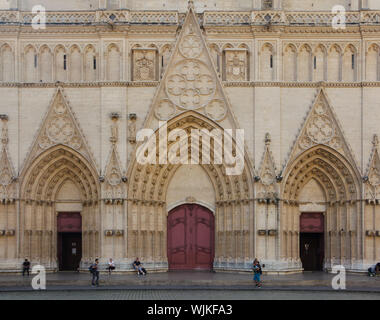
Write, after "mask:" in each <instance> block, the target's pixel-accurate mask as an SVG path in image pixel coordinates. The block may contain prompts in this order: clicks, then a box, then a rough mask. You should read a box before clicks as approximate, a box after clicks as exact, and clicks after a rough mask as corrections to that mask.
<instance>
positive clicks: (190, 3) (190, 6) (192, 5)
mask: <svg viewBox="0 0 380 320" xmlns="http://www.w3.org/2000/svg"><path fill="white" fill-rule="evenodd" d="M187 7H188V9H189V10H190V9H192V10H194V1H193V0H189V1H188V2H187Z"/></svg>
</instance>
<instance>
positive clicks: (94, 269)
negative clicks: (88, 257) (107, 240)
mask: <svg viewBox="0 0 380 320" xmlns="http://www.w3.org/2000/svg"><path fill="white" fill-rule="evenodd" d="M98 264H99V259H95V263H93V264H92V265H91V266H90V272H91V273H92V286H93V287H94V286H95V285H96V286H97V287H99V270H98Z"/></svg>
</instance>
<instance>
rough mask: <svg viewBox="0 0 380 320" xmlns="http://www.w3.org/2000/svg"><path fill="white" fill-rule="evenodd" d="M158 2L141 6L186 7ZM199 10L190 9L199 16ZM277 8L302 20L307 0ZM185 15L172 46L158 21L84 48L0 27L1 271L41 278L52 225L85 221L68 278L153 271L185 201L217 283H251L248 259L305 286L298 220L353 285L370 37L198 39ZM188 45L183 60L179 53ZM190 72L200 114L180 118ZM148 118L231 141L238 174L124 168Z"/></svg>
mask: <svg viewBox="0 0 380 320" xmlns="http://www.w3.org/2000/svg"><path fill="white" fill-rule="evenodd" d="M95 2H96V3H95ZM95 2H92V3H90V1H84V2H83V3H82V6H83V8H77V10H80V9H83V10H87V9H86V6H87V5H90V4H92V5H93V6H98V5H99V4H98V1H95ZM49 3H50V2H49ZM163 3H164V2H162V3H161V2H160V1H154V2H153V1H147V2H144V5H145V6H146V8H149V9H150V10H153V9H157V10H158V9H159V10H171V9H173V10H178V11H180V12H185V11H186V10H187V4H186V3H184V4H183V6H182V5H181V7H179V5H178V1H175V2H170V1H165V7H163ZM349 3H350V1H341V4H342V5H345V6H348V4H349ZM32 4H33V3H32V2H31V1H29V2H25V3H24V4H23V5H25V6H30V5H32ZM274 4H275V5H276V6H279V4H280V3H279V2H278V1H276V2H275V3H274ZM65 5H66V6H67V7H65V8H62V9H67V8H69V7H70V6H71V5H73V4H72V3H70V1H67V2H66V3H65ZM100 5H101V6H104V5H105V4H104V3H103V2H102V1H101V4H100ZM125 5H126V6H129V7H130V8H131V9H132V10H137V9H138V10H143V9H145V7H144V8H142V7H141V6H139V7H137V2H134V1H128V2H127V3H126V4H125ZM260 5H261V4H260V3H259V2H257V1H252V3H251V2H250V1H249V2H247V1H241V2H238V3H236V1H234V2H230V1H227V0H226V1H224V2H223V5H221V4H220V5H219V3H218V7H217V9H218V10H226V11H232V9H235V10H246V12H248V14H249V11H248V10H251V9H252V8H251V6H252V7H253V8H259V7H260ZM327 5H328V3H327V2H323V1H321V2H320V3H319V4H318V7H316V6H314V7H313V10H328V8H327ZM50 6H52V10H55V9H57V8H56V7H53V4H51V3H50ZM213 6H214V2H213V1H203V2H202V1H195V8H196V10H197V12H201V11H202V10H207V9H208V8H210V10H216V9H215V6H214V7H213ZM283 6H284V8H285V9H286V10H295V9H294V8H295V6H297V9H299V10H308V9H310V7H309V6H310V2H307V1H303V2H302V5H301V4H300V3H299V2H296V1H292V2H290V1H284V2H283ZM211 7H212V9H211ZM223 14H225V13H223ZM223 14H222V15H223ZM226 14H229V13H226ZM231 14H232V13H231ZM294 14H296V13H294ZM222 15H219V16H218V15H217V14H216V15H215V16H217V17H221V16H222ZM198 18H199V17H195V16H193V15H192V12H191V11H190V13H189V15H188V16H187V18H185V20H183V19H184V18H183V17H182V18H181V19H182V20H181V23H183V25H182V28H181V30H182V31H181V30H179V32H178V33H177V30H176V29H177V26H175V25H164V24H162V25H159V26H158V25H154V27H151V26H149V25H148V26H147V25H142V24H140V25H133V26H131V27H129V26H128V30H127V28H126V27H125V26H116V27H114V28H116V29H114V30H113V31H112V29H110V28H111V27H106V26H101V27H99V28H100V29H101V31H100V32H96V33H94V28H93V27H86V28H85V29H83V30H80V29H78V27H75V26H68V27H65V26H55V27H51V26H49V27H48V29H47V31H45V32H34V33H29V32H24V31H25V30H22V31H21V32H20V36H19V37H18V38H16V36H15V34H14V33H13V30H12V29H9V28H11V27H9V26H5V27H3V26H2V27H1V28H0V96H1V97H2V98H1V99H0V114H1V115H7V116H8V119H5V118H4V117H3V119H2V121H1V130H2V141H1V150H0V151H1V153H0V155H1V156H0V159H1V163H0V164H1V165H0V178H1V179H0V231H4V232H3V234H2V235H0V248H1V250H0V268H1V269H7V270H11V269H15V268H17V266H18V263H19V262H20V261H21V260H20V259H22V258H23V257H25V256H28V257H30V258H31V259H32V260H33V261H40V262H41V263H44V264H46V266H47V267H48V268H50V269H55V268H56V267H57V258H56V250H57V244H56V216H57V212H62V211H69V212H70V211H81V214H82V219H83V259H82V267H85V265H86V263H89V261H91V260H92V259H94V258H95V257H100V258H101V261H102V263H103V262H105V261H106V259H108V258H109V257H111V256H112V257H114V258H115V259H116V260H117V261H118V262H119V263H120V266H121V269H124V270H128V269H129V268H130V262H131V261H132V259H133V258H135V257H136V256H140V257H142V258H143V260H144V261H146V262H147V265H148V267H149V268H152V270H162V269H164V270H165V269H166V268H167V257H166V236H167V233H166V232H167V230H166V217H167V213H168V211H169V210H170V209H172V208H173V207H174V206H175V205H177V204H180V203H184V202H194V203H199V204H203V205H206V206H207V207H209V208H210V209H211V210H212V211H213V212H214V214H215V219H216V220H215V222H216V230H215V231H216V232H215V234H216V247H215V269H217V270H220V269H230V270H232V269H239V270H247V269H248V268H249V263H250V261H251V260H252V259H253V258H254V257H258V258H260V259H261V260H262V261H263V262H264V263H266V264H267V265H268V270H271V271H275V272H277V271H283V272H285V271H301V270H302V265H301V262H300V257H299V216H300V213H301V212H308V211H309V212H311V211H320V212H323V213H324V214H325V217H326V221H327V224H326V228H327V229H326V230H325V231H326V233H325V240H326V259H325V267H326V268H328V269H329V268H331V267H332V266H333V265H334V264H339V263H342V264H344V265H345V266H346V267H347V268H348V269H350V270H354V271H360V270H361V271H363V270H366V267H367V266H368V265H369V264H371V263H373V262H375V261H376V260H378V259H379V258H380V257H379V255H378V252H379V246H380V243H379V235H378V234H377V232H378V231H380V221H379V219H378V205H379V200H380V198H379V193H378V185H379V181H380V178H379V177H380V176H379V172H380V160H379V159H378V154H377V148H378V142H377V139H376V138H373V137H374V135H378V136H379V135H380V128H379V125H378V123H379V121H380V113H379V111H378V101H379V83H378V81H377V80H379V79H380V78H379V75H380V73H379V70H380V68H379V66H380V58H379V47H380V40H379V39H378V37H377V36H376V34H377V33H372V32H366V31H368V30H369V29H365V28H363V30H362V33H359V29H358V28H357V27H355V26H354V27H352V28H351V27H350V28H351V29H349V30H348V31H347V32H343V33H334V32H330V31H331V30H328V32H326V29H324V28H321V27H319V26H316V27H314V28H315V29H313V30H310V29H308V28H306V27H302V26H299V27H291V26H285V27H283V28H282V29H281V30H280V29H278V28H277V29H276V27H273V28H274V29H270V28H269V29H266V28H265V27H262V26H257V30H256V29H255V32H254V33H252V32H251V29H250V28H249V30H247V29H246V28H245V26H244V25H236V26H235V27H234V28H231V27H227V28H226V27H224V26H219V27H218V26H215V25H207V24H206V25H205V27H204V29H205V30H204V31H202V30H201V29H199V28H198V24H197V22H196V21H197V20H196V19H198ZM118 19H119V18H118ZM83 28H84V27H83ZM255 28H256V27H255ZM371 28H372V29H371V30H372V31H373V30H374V31H378V26H373V27H371ZM371 30H369V31H371ZM29 31H30V30H29ZM63 31H64V32H63ZM273 31H276V32H273ZM309 31H310V32H309ZM57 32H58V33H57ZM189 37H192V40H194V39H195V40H194V41H195V43H196V44H197V47H195V49H194V51H191V50H190V51H187V49H188V47H186V46H184V45H183V43H184V41H185V40H186V39H189ZM203 41H204V42H203ZM177 43H178V45H176V44H177ZM209 49H211V50H210V51H209ZM197 50H199V51H197ZM209 53H210V55H209ZM65 55H66V58H64V56H65ZM314 56H316V65H315V66H314ZM170 57H171V58H170ZM64 59H66V63H67V65H66V70H65V68H64ZM94 59H95V60H94ZM352 59H353V60H352ZM35 61H37V65H35ZM194 61H196V66H195V67H194V65H190V64H189V62H194ZM352 61H354V65H352ZM94 63H95V64H96V68H94ZM182 67H183V68H185V69H183V68H182ZM192 68H193V69H192ZM189 70H190V71H191V72H193V73H191V72H189ZM34 72H35V73H34ZM197 72H200V73H202V76H203V78H202V79H201V80H202V81H200V80H197V81H199V83H200V84H197V86H199V90H201V91H202V97H201V98H199V99H201V100H200V101H201V102H202V103H199V102H197V100H196V99H195V100H192V101H191V100H186V101H187V105H186V106H187V109H186V108H183V106H181V105H179V104H180V103H179V102H178V101H180V100H179V99H182V98H183V97H182V96H181V94H182V93H181V92H182V91H183V90H184V89H183V88H182V87H181V81H183V82H186V81H187V82H190V85H191V84H192V83H193V82H192V81H194V79H197V75H198V74H197ZM132 75H133V77H132ZM175 77H177V80H178V78H179V79H180V80H181V81H179V82H180V84H179V85H178V87H175V86H173V84H172V82H175V81H174V80H175ZM184 79H185V80H186V81H185V80H184ZM40 80H42V81H40ZM157 80H158V81H157ZM322 80H324V81H323V82H320V81H322ZM56 81H61V83H56ZM171 81H172V82H171ZM210 84H211V85H210ZM187 85H189V83H187ZM169 87H170V88H171V89H170V88H169ZM167 88H169V90H167ZM170 90H171V91H170ZM176 90H177V91H176ZM210 93H212V99H211V98H210V99H211V100H212V101H209V100H208V98H207V97H208V96H209V95H210ZM178 96H181V98H177V97H178ZM188 96H189V95H187V96H186V98H188ZM202 99H203V100H202ZM189 101H190V102H189ZM194 101H195V102H194ZM163 102H165V103H163ZM180 102H181V101H180ZM191 103H194V105H192V104H191ZM203 104H204V105H205V106H203ZM165 107H166V108H167V109H165ZM162 119H167V120H168V125H169V128H171V129H174V128H181V129H183V130H190V129H191V128H199V129H200V128H207V129H212V128H224V129H239V128H241V129H244V132H245V150H244V161H245V164H246V166H245V169H244V172H243V173H242V174H241V175H238V176H236V177H235V176H227V175H226V174H225V169H226V167H227V165H226V164H225V163H223V164H222V165H213V164H210V165H202V167H200V166H198V167H194V168H192V167H189V166H182V167H181V166H177V165H172V164H169V165H161V166H159V165H145V166H143V165H139V164H137V163H136V161H135V157H134V155H135V152H136V147H138V146H140V145H141V144H140V143H138V142H137V143H136V137H135V136H136V132H137V131H138V130H139V129H141V128H150V129H153V130H156V129H157V126H158V120H162ZM63 124H64V125H63ZM169 145H173V143H169ZM12 176H13V177H14V178H12ZM366 177H368V179H367V178H366Z"/></svg>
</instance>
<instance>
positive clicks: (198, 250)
mask: <svg viewBox="0 0 380 320" xmlns="http://www.w3.org/2000/svg"><path fill="white" fill-rule="evenodd" d="M168 261H169V269H170V270H212V266H213V262H214V215H213V214H212V212H211V211H210V210H208V209H207V208H205V207H202V206H200V205H196V204H184V205H181V206H178V207H176V208H174V209H173V210H171V211H170V212H169V215H168Z"/></svg>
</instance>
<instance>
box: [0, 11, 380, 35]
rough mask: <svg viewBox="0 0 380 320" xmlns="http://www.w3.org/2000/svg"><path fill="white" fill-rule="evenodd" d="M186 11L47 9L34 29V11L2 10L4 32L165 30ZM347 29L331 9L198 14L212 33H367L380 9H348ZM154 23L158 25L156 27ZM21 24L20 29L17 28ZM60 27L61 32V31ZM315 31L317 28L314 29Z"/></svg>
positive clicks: (379, 19)
mask: <svg viewBox="0 0 380 320" xmlns="http://www.w3.org/2000/svg"><path fill="white" fill-rule="evenodd" d="M184 16H185V15H184V14H183V13H179V12H177V11H130V10H117V11H105V10H99V11H58V12H51V11H50V12H46V24H47V28H46V29H45V30H43V29H39V30H34V29H32V28H31V23H32V19H33V17H34V15H33V14H32V13H31V12H22V11H15V10H10V11H4V10H1V11H0V31H1V32H12V31H20V32H37V33H46V32H76V31H75V30H76V29H78V30H79V31H78V32H82V33H85V32H89V33H91V32H98V31H99V29H100V30H103V29H106V30H112V31H114V32H125V31H129V30H130V31H132V30H133V31H134V32H148V30H149V31H150V32H156V33H159V32H165V30H166V31H168V30H170V31H172V28H169V29H165V28H162V27H165V26H166V27H168V26H174V27H176V26H179V25H182V23H183V20H184ZM345 16H346V25H347V27H346V28H345V29H338V30H335V29H333V28H332V27H331V25H332V21H333V18H334V17H335V14H333V13H331V12H329V11H323V12H322V11H321V12H318V11H308V12H306V11H305V12H301V11H294V12H288V11H241V12H237V11H205V12H204V13H202V14H198V19H199V21H200V24H201V25H203V26H204V27H205V28H206V29H207V31H208V32H215V33H219V32H223V33H225V32H227V33H237V32H252V31H254V32H267V31H270V32H273V29H274V30H275V32H290V33H294V32H323V33H326V32H330V33H347V32H348V33H350V32H357V30H358V29H357V28H359V27H360V28H361V30H362V31H363V32H374V31H376V32H379V29H378V27H379V26H380V11H370V10H362V11H349V12H346V15H345ZM152 26H154V27H153V28H152ZM158 26H159V27H158ZM17 27H18V28H17ZM57 30H59V31H57ZM313 30H314V31H313Z"/></svg>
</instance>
